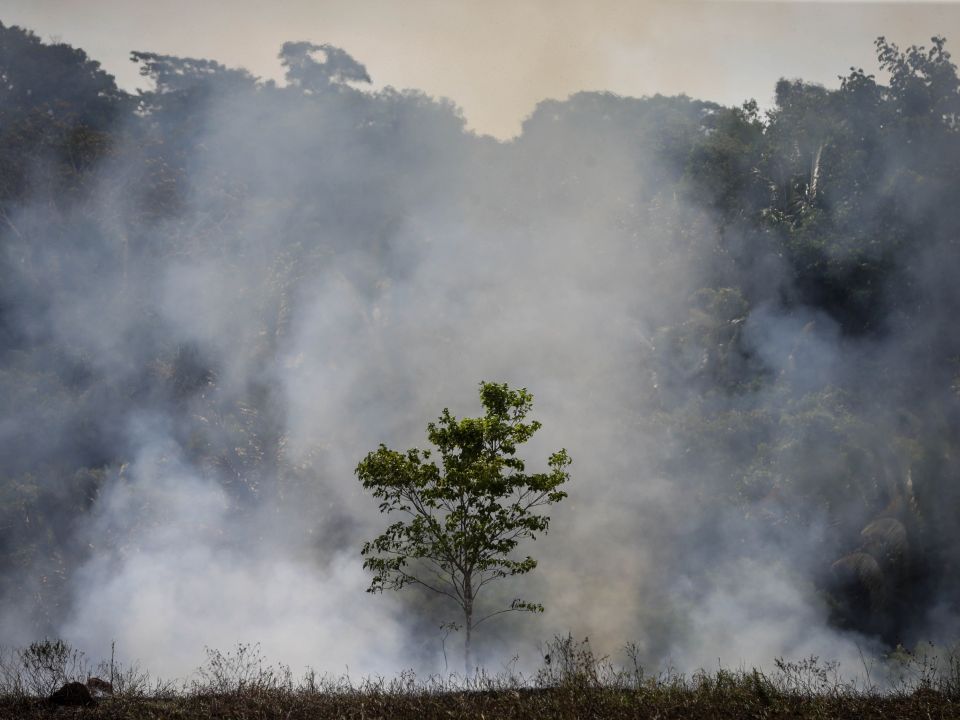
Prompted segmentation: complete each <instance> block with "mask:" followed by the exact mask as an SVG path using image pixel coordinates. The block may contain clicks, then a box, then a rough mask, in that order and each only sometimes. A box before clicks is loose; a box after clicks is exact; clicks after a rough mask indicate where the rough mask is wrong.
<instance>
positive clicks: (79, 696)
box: [50, 682, 97, 707]
mask: <svg viewBox="0 0 960 720" xmlns="http://www.w3.org/2000/svg"><path fill="white" fill-rule="evenodd" d="M50 702H51V703H53V704H54V705H63V706H66V707H87V706H90V705H96V704H97V701H96V700H94V699H93V696H92V695H91V694H90V690H88V689H87V686H86V685H84V684H83V683H79V682H69V683H67V684H66V685H64V686H63V687H62V688H60V689H59V690H57V691H56V692H55V693H54V694H53V695H51V696H50Z"/></svg>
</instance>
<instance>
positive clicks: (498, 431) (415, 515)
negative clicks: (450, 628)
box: [356, 382, 571, 671]
mask: <svg viewBox="0 0 960 720" xmlns="http://www.w3.org/2000/svg"><path fill="white" fill-rule="evenodd" d="M480 400H481V403H482V404H483V407H484V410H485V411H486V412H485V414H484V415H483V417H478V418H464V419H462V420H458V419H457V418H455V417H454V416H453V415H451V414H450V411H449V410H448V409H446V408H445V409H444V410H443V413H442V414H441V415H440V417H439V419H438V420H437V422H431V423H429V424H428V425H427V438H428V440H429V441H430V442H431V443H432V444H433V445H434V446H435V447H436V455H437V456H438V459H439V460H440V465H439V466H438V465H437V464H436V462H434V461H433V457H434V452H433V451H431V450H422V451H421V450H418V449H415V448H414V449H410V450H408V451H406V452H405V453H403V452H398V451H395V450H390V449H388V448H387V447H386V446H384V445H381V446H380V448H379V449H378V450H376V451H374V452H371V453H370V454H369V455H367V456H366V458H364V459H363V460H362V461H361V462H360V463H359V464H358V465H357V469H356V474H357V477H358V478H359V479H360V481H361V482H362V483H363V487H364V488H365V489H367V490H369V491H370V492H371V493H372V494H373V496H374V497H375V498H377V499H379V500H380V501H381V502H380V511H381V512H382V513H384V514H392V513H397V514H399V515H402V516H403V517H404V519H402V520H399V521H397V522H394V523H393V524H391V525H390V526H389V527H387V529H386V530H385V531H384V532H383V534H381V535H380V536H379V537H377V538H375V539H374V540H372V541H370V542H367V543H365V544H364V546H363V550H362V554H363V556H364V557H365V560H364V563H363V566H364V568H366V569H367V570H370V571H372V572H373V579H372V581H371V583H370V588H369V591H370V592H379V591H383V590H386V589H390V590H399V589H400V588H402V587H404V586H406V585H409V584H416V585H420V586H422V587H424V588H426V589H428V590H431V591H433V592H436V593H439V594H441V595H445V596H446V597H448V598H450V599H451V600H452V601H454V602H455V603H456V604H457V605H458V606H459V607H460V608H461V610H462V611H463V613H464V622H465V625H466V630H467V643H468V646H467V647H468V652H469V637H470V632H471V630H472V628H474V627H476V626H477V625H479V624H480V623H482V622H484V621H485V620H487V619H489V618H491V617H494V616H495V615H499V614H501V613H504V612H510V611H514V610H519V611H528V612H542V611H543V606H542V605H540V604H538V603H531V602H528V601H525V600H522V599H515V600H514V601H513V602H512V603H511V604H510V605H509V607H507V608H504V609H499V610H496V611H494V612H491V613H489V614H486V615H484V616H483V617H481V618H480V619H475V616H474V602H475V600H476V598H477V595H478V594H479V593H480V591H481V590H482V589H483V588H484V587H485V586H486V585H488V584H490V583H491V582H494V581H495V580H498V579H501V578H507V577H512V576H514V575H523V574H526V573H529V572H530V571H531V570H533V569H534V568H535V567H536V566H537V562H536V560H534V559H533V558H532V557H530V556H526V557H524V558H522V559H515V558H514V557H513V551H514V550H515V549H516V548H517V546H518V545H519V544H520V543H521V542H522V541H523V540H526V539H530V540H535V539H536V536H537V535H538V534H545V533H546V532H547V530H548V529H549V526H550V518H549V517H548V516H546V515H543V514H541V513H540V512H538V511H539V510H540V509H541V508H544V507H546V506H548V505H551V504H553V503H557V502H560V501H561V500H563V498H565V497H566V496H567V494H566V493H565V492H564V491H563V490H561V489H560V487H561V485H563V484H564V483H565V482H567V480H568V479H569V474H568V472H567V467H568V466H569V465H570V462H571V460H570V457H569V456H568V455H567V452H566V451H565V450H560V451H558V452H555V453H553V454H552V455H551V456H550V458H549V460H548V463H547V464H548V467H549V471H547V472H541V473H527V472H526V465H525V463H524V461H523V460H522V459H520V458H519V457H517V456H516V452H517V447H518V446H519V445H521V444H523V443H525V442H526V441H527V440H529V439H530V438H531V437H532V436H533V434H534V433H535V432H536V431H537V430H539V429H540V423H539V422H537V421H536V420H533V421H530V422H525V418H526V416H527V414H528V413H529V412H530V410H531V408H532V405H533V396H532V395H531V394H530V393H529V392H527V390H526V389H520V390H511V389H510V388H509V387H508V386H507V385H506V384H497V383H489V382H482V383H480ZM467 664H468V671H469V660H468V663H467Z"/></svg>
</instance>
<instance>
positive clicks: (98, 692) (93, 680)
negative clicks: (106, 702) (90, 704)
mask: <svg viewBox="0 0 960 720" xmlns="http://www.w3.org/2000/svg"><path fill="white" fill-rule="evenodd" d="M87 690H89V691H90V693H91V694H92V695H93V696H94V697H102V696H104V695H113V685H111V684H110V683H108V682H107V681H106V680H103V679H101V678H98V677H88V678H87Z"/></svg>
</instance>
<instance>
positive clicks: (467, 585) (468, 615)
mask: <svg viewBox="0 0 960 720" xmlns="http://www.w3.org/2000/svg"><path fill="white" fill-rule="evenodd" d="M463 598H464V603H463V620H464V623H463V624H464V630H465V633H466V634H465V635H464V640H463V671H464V677H470V671H471V667H470V666H471V665H472V661H471V657H470V635H471V634H472V632H473V587H472V583H471V578H470V576H469V575H467V576H466V577H465V578H464V580H463Z"/></svg>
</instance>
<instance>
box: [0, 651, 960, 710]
mask: <svg viewBox="0 0 960 720" xmlns="http://www.w3.org/2000/svg"><path fill="white" fill-rule="evenodd" d="M35 650H36V648H35ZM58 652H59V655H60V656H62V657H64V658H66V659H68V660H70V659H71V658H72V659H73V660H75V659H76V657H75V656H72V655H70V654H69V653H68V652H64V648H59V647H58ZM70 652H72V651H70ZM33 654H34V655H35V654H36V652H34V653H33ZM22 655H23V651H20V654H19V655H18V654H17V653H8V654H7V655H5V656H4V659H3V662H2V663H0V670H2V672H3V675H2V679H3V681H4V682H6V683H8V685H6V686H4V687H2V688H0V690H2V692H0V718H25V719H28V720H29V719H30V718H47V717H84V718H91V719H93V718H103V719H104V720H126V719H129V720H145V719H147V718H183V719H184V720H190V719H193V718H236V719H245V718H250V719H253V718H257V719H263V720H266V719H270V718H277V719H278V720H281V719H282V720H296V719H298V718H303V719H306V718H310V719H322V718H356V719H357V720H373V719H375V718H384V719H387V718H397V719H405V718H410V719H411V720H413V719H414V718H417V719H420V718H424V719H429V718H444V719H446V720H450V719H451V718H454V719H455V718H661V719H666V718H685V719H689V718H924V719H932V718H960V692H958V686H957V684H956V682H955V674H954V673H953V669H954V664H953V663H952V661H947V662H946V663H944V662H943V657H944V656H943V655H942V654H940V655H933V654H931V653H926V654H922V655H906V654H903V653H901V655H900V656H899V657H897V658H895V659H894V660H893V662H895V663H896V667H897V668H898V669H897V670H896V671H895V672H890V671H889V670H890V668H886V670H885V672H886V673H887V678H886V682H888V683H889V684H888V685H887V686H886V687H885V689H884V690H883V691H880V690H879V689H878V688H877V687H875V686H872V685H869V686H865V685H862V684H861V685H859V686H858V685H853V684H850V683H847V682H844V681H843V680H841V678H840V677H839V675H838V674H837V672H836V670H837V669H836V667H835V666H831V665H830V664H828V663H821V662H818V661H817V660H816V659H815V658H810V659H808V660H805V661H802V662H798V663H787V662H779V663H778V664H777V670H776V672H774V673H771V674H765V673H762V672H759V671H756V670H752V671H736V672H730V671H724V670H720V671H717V672H714V673H703V672H701V673H698V674H695V675H693V676H690V677H686V676H683V675H679V674H675V673H667V674H660V675H657V676H655V677H649V676H646V675H645V674H644V672H643V669H642V668H641V667H640V665H639V664H637V663H635V662H634V663H629V664H628V665H629V666H628V667H614V666H613V665H612V664H610V663H608V662H607V661H606V660H605V659H604V658H596V657H594V655H593V654H592V652H591V651H590V649H589V645H587V644H585V643H576V642H574V641H573V640H572V639H571V638H557V639H556V640H555V641H554V642H553V643H551V644H550V645H549V647H548V650H547V652H545V660H544V664H543V666H542V667H541V669H540V670H539V671H538V672H537V673H536V674H535V676H534V677H532V678H523V677H520V676H516V675H513V674H509V673H505V674H502V675H499V676H496V677H491V676H485V675H482V674H481V675H478V676H477V677H476V678H473V679H471V680H470V681H468V682H465V681H464V680H463V679H456V678H453V679H450V680H440V679H436V678H432V679H428V680H418V679H417V678H416V677H414V676H413V674H412V673H404V674H401V675H400V676H399V677H397V678H394V679H393V680H389V681H387V680H384V679H373V680H370V679H368V680H365V681H362V682H359V683H354V682H351V681H349V680H348V679H345V678H341V679H330V678H324V679H318V678H317V677H316V676H314V675H312V674H308V675H307V676H305V677H304V678H302V679H299V680H296V681H295V680H294V679H293V677H292V675H291V673H290V672H289V670H288V669H286V668H284V667H282V666H280V667H273V666H266V665H264V663H263V661H262V659H261V658H260V655H259V651H258V648H257V647H256V646H239V647H238V648H237V650H236V651H234V652H232V653H227V654H224V653H220V652H217V651H209V652H208V658H207V663H206V665H205V666H204V667H203V668H201V670H200V671H199V672H198V673H197V676H196V678H195V679H194V680H192V681H191V682H189V683H184V684H182V685H180V686H176V687H174V686H171V685H164V684H157V683H154V684H153V685H151V684H150V681H149V678H148V676H147V675H146V674H145V673H137V672H132V671H129V670H128V671H125V674H124V673H120V674H118V675H116V677H117V678H118V679H121V682H120V683H119V684H118V686H117V694H116V695H115V696H113V697H104V698H101V699H100V700H99V701H98V703H97V705H96V706H94V707H90V708H59V707H54V706H52V705H51V704H50V703H49V702H48V701H47V700H46V699H44V698H43V697H39V696H38V695H37V694H36V693H30V692H26V691H25V690H24V686H23V683H21V686H20V687H19V689H18V688H16V687H11V686H10V685H9V682H10V680H11V677H12V675H11V673H13V677H15V675H16V673H15V663H16V662H17V660H18V658H19V659H20V660H21V661H22V659H23V657H22ZM41 655H42V653H41ZM30 657H31V656H30V654H29V653H28V654H27V659H28V660H29V659H30ZM44 657H46V656H44ZM547 657H549V661H548V660H547ZM950 657H952V655H951V656H950ZM931 658H935V660H934V659H931ZM48 667H51V666H48ZM71 667H72V669H74V670H76V669H77V667H76V666H71ZM57 672H59V670H57V669H56V668H54V673H55V674H56V673H57ZM34 679H37V678H34ZM61 679H62V678H61Z"/></svg>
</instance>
